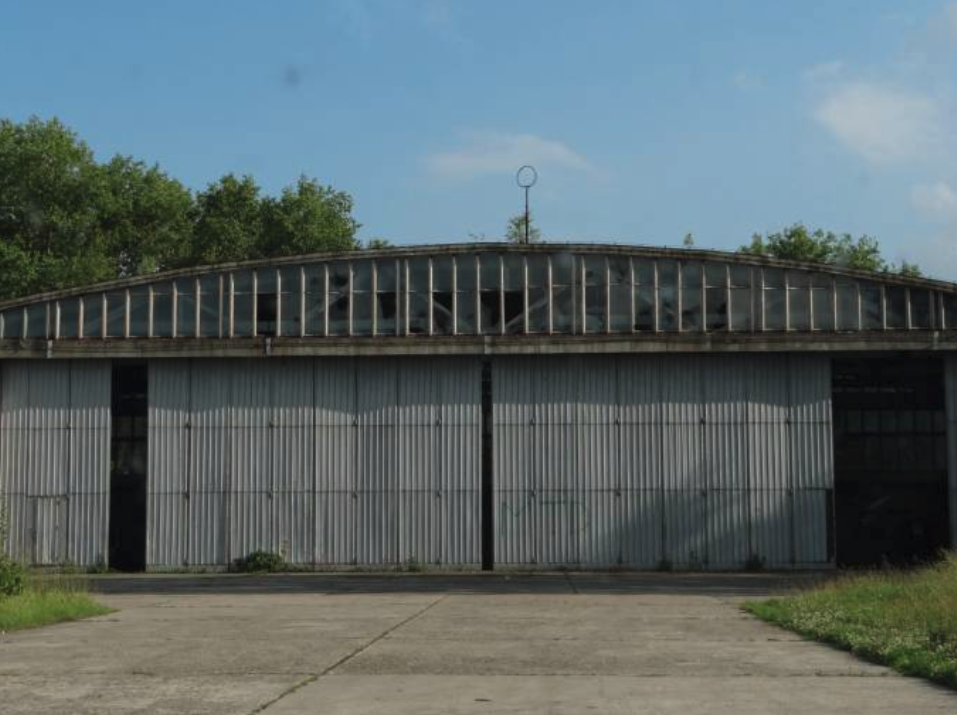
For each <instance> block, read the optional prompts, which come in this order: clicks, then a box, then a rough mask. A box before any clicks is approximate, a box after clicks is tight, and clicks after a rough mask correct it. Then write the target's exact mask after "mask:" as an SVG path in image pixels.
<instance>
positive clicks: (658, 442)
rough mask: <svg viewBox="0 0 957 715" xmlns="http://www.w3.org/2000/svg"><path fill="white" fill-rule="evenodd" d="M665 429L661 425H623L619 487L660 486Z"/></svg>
mask: <svg viewBox="0 0 957 715" xmlns="http://www.w3.org/2000/svg"><path fill="white" fill-rule="evenodd" d="M664 429H665V428H664V427H663V426H662V425H660V424H624V425H622V427H621V440H620V444H621V466H620V477H619V482H620V485H621V488H622V489H632V490H638V489H642V490H644V489H660V488H661V487H662V484H663V472H662V467H661V448H662V440H663V439H664Z"/></svg>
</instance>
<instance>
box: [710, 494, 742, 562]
mask: <svg viewBox="0 0 957 715" xmlns="http://www.w3.org/2000/svg"><path fill="white" fill-rule="evenodd" d="M707 503H708V566H709V567H710V568H716V569H737V568H741V567H742V566H743V565H744V563H745V561H746V560H747V558H748V556H749V555H750V554H748V520H749V506H750V505H749V502H748V492H747V490H745V489H727V490H725V489H715V490H712V491H710V492H709V493H708V499H707Z"/></svg>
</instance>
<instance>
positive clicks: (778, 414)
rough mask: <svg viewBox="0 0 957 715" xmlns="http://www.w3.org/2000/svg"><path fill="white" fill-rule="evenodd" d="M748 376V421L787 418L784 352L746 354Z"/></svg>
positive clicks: (788, 376) (786, 382)
mask: <svg viewBox="0 0 957 715" xmlns="http://www.w3.org/2000/svg"><path fill="white" fill-rule="evenodd" d="M747 360H748V362H749V363H750V367H751V379H750V383H749V386H748V421H749V422H752V423H761V422H774V423H782V422H785V421H787V418H788V412H789V409H790V408H789V399H788V387H789V386H788V382H789V379H790V374H789V370H788V361H787V355H754V356H748V358H747Z"/></svg>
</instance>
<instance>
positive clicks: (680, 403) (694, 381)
mask: <svg viewBox="0 0 957 715" xmlns="http://www.w3.org/2000/svg"><path fill="white" fill-rule="evenodd" d="M659 374H660V380H661V421H662V422H663V423H664V424H675V425H691V424H694V425H696V424H699V423H700V422H701V418H702V416H703V410H702V388H701V378H702V358H701V357H699V356H697V355H673V356H669V359H668V360H665V361H663V362H662V363H661V366H660V373H659Z"/></svg>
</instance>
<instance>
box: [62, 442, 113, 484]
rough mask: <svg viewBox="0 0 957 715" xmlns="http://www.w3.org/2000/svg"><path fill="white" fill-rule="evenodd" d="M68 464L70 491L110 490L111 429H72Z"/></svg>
mask: <svg viewBox="0 0 957 715" xmlns="http://www.w3.org/2000/svg"><path fill="white" fill-rule="evenodd" d="M68 440H69V449H68V454H67V463H68V465H69V475H68V477H67V479H68V481H69V492H70V494H96V493H105V492H109V490H110V431H109V430H108V429H84V430H71V431H70V434H69V438H68Z"/></svg>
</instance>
